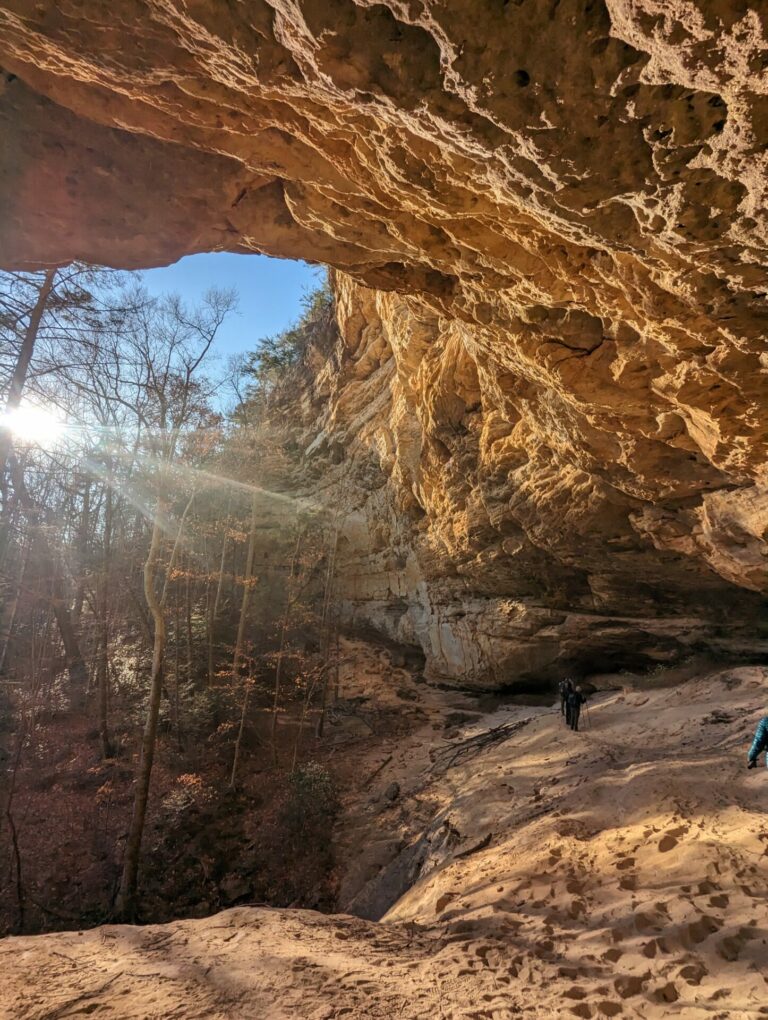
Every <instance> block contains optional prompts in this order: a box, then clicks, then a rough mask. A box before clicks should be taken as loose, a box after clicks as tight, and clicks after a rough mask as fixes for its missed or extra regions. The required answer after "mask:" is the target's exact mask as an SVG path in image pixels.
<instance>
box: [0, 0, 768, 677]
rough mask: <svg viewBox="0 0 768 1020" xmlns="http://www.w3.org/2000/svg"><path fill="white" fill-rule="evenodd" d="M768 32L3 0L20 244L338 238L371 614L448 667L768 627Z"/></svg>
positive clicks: (331, 467) (335, 9) (61, 256)
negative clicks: (767, 336)
mask: <svg viewBox="0 0 768 1020" xmlns="http://www.w3.org/2000/svg"><path fill="white" fill-rule="evenodd" d="M766 33H767V26H766V21H765V15H764V12H762V13H761V11H760V10H759V9H758V8H757V7H755V6H753V5H748V4H746V3H740V2H737V0H732V2H721V0H705V2H702V0H698V2H695V3H694V2H693V0H674V2H672V3H661V2H660V0H607V2H603V0H551V2H547V3H544V2H534V0H483V2H482V3H479V4H476V3H473V4H469V3H466V4H463V5H462V4H443V3H440V2H438V0H419V2H416V0H390V2H389V3H386V4H384V3H368V2H365V0H360V2H354V0H302V2H296V0H274V2H273V3H271V4H270V3H266V2H260V0H254V2H250V3H224V2H222V0H219V2H212V0H207V2H206V0H200V2H194V3H186V4H181V3H179V2H174V0H163V2H160V0H133V2H131V3H130V4H121V5H119V7H118V8H116V7H115V6H114V5H111V4H107V3H105V2H103V0H80V2H78V3H71V4H61V3H54V2H52V0H41V2H40V3H38V4H36V5H34V7H33V6H31V5H29V4H26V3H23V2H21V3H18V2H15V0H2V3H0V40H2V41H0V63H1V64H2V67H3V68H4V71H5V74H4V90H3V94H2V96H0V123H1V124H2V130H3V133H4V144H3V147H2V154H0V259H1V260H2V261H3V262H4V263H5V264H8V265H15V266H20V265H39V264H42V263H47V262H50V261H53V260H66V259H70V258H85V259H91V260H94V261H101V262H106V263H110V264H117V265H122V266H143V265H148V264H154V263H158V262H163V261H168V260H171V259H174V258H176V257H178V256H180V255H182V254H185V253H188V252H194V251H202V250H219V249H227V250H232V251H264V252H268V253H271V254H276V255H281V256H287V257H297V256H299V257H304V258H310V259H314V260H317V261H321V262H325V263H328V264H330V265H332V266H334V267H335V268H336V269H337V270H340V272H339V273H338V274H337V276H336V287H337V291H338V298H339V300H338V308H339V318H340V326H341V341H340V344H339V347H338V349H337V351H336V352H335V353H334V357H333V358H331V360H330V361H329V362H328V363H327V364H326V365H325V366H318V368H317V378H316V381H315V383H314V389H313V392H312V394H309V395H308V396H307V399H306V402H305V405H306V406H305V408H304V425H305V435H304V448H305V449H306V452H307V456H308V457H310V458H314V460H315V463H316V473H315V479H316V480H315V482H314V483H313V484H314V486H315V488H316V489H319V490H321V491H325V493H326V494H327V495H328V496H329V498H332V501H333V503H334V505H338V506H342V505H343V506H344V507H345V509H344V515H343V516H344V524H343V528H342V535H341V539H340V545H341V548H340V555H339V564H340V566H341V567H342V575H343V583H344V588H345V594H346V597H347V601H348V605H349V609H350V612H351V613H353V614H354V616H355V618H356V619H357V620H358V621H359V622H361V623H364V622H367V623H370V624H371V625H373V626H375V627H376V628H377V629H378V630H380V631H383V632H385V633H387V634H389V635H390V636H391V637H392V638H394V639H396V640H398V641H400V642H403V643H409V644H412V645H414V646H417V647H420V648H422V649H423V652H424V654H425V656H426V659H427V669H428V672H429V673H430V674H431V675H432V676H433V677H436V678H443V679H446V680H448V681H452V682H462V683H472V684H475V685H480V686H483V685H489V684H490V685H502V684H506V683H509V682H511V681H512V680H521V679H522V680H527V679H536V678H539V677H542V676H547V675H553V674H554V672H555V671H557V670H560V669H561V668H563V667H564V666H570V667H574V668H580V667H581V666H583V665H585V664H586V663H587V662H589V663H590V664H592V665H593V666H597V667H599V668H608V667H611V666H617V665H620V664H622V663H627V664H637V663H638V662H639V661H651V662H652V661H663V660H665V659H668V658H670V657H672V656H675V655H678V654H680V653H681V652H682V651H684V650H685V649H690V648H697V647H701V646H706V647H708V648H710V649H712V650H714V651H716V652H726V653H729V654H730V653H742V652H746V653H748V654H755V653H759V652H760V651H761V647H762V646H761V640H762V638H761V635H760V633H759V631H758V630H757V628H756V621H758V620H759V615H760V612H761V608H762V605H763V603H762V602H761V594H760V593H761V592H764V591H765V589H766V586H767V585H768V558H767V554H768V546H767V545H766V529H767V528H768V469H767V468H766V446H767V445H768V384H767V382H766V371H768V364H766V360H765V358H766V356H765V348H764V333H765V328H766V323H768V304H767V302H766V294H767V293H768V282H767V275H766V270H765V252H766V246H767V245H768V220H767V219H766V215H765V199H766V194H765V192H766V182H767V181H768V156H767V155H766V142H767V141H768V74H766V70H767V69H768V37H767V34H766ZM595 657H598V662H595Z"/></svg>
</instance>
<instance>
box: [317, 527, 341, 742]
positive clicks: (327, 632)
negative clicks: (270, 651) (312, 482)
mask: <svg viewBox="0 0 768 1020" xmlns="http://www.w3.org/2000/svg"><path fill="white" fill-rule="evenodd" d="M338 544H339V529H338V526H337V527H336V529H335V530H334V533H333V545H332V546H331V548H330V550H329V553H328V573H327V574H326V578H325V599H324V601H323V619H322V624H321V626H322V628H323V659H324V672H325V676H324V679H323V697H322V701H321V703H320V717H319V719H318V720H317V735H318V737H322V735H323V731H324V729H325V715H326V712H327V710H328V690H329V688H330V685H331V669H330V655H331V596H332V593H333V577H334V571H335V568H336V549H337V547H338Z"/></svg>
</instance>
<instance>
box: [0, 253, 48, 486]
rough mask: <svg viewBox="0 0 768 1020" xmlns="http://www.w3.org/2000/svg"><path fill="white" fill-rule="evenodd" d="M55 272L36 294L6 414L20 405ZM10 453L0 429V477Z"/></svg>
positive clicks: (5, 432)
mask: <svg viewBox="0 0 768 1020" xmlns="http://www.w3.org/2000/svg"><path fill="white" fill-rule="evenodd" d="M57 272H58V269H49V270H48V271H47V272H46V274H45V276H44V277H43V282H42V283H41V284H40V290H39V291H38V292H37V301H36V302H35V307H34V308H33V309H32V312H31V313H30V316H29V322H28V324H27V329H26V332H25V334H24V339H23V340H22V342H21V349H20V350H19V356H18V358H17V359H16V365H15V366H14V369H13V375H12V376H11V384H10V387H9V389H8V399H7V401H6V403H5V410H6V413H8V411H15V410H16V408H17V407H18V406H19V404H20V403H21V398H22V395H23V393H24V384H25V383H26V381H27V374H28V373H29V364H30V362H31V361H32V355H33V354H34V351H35V343H36V341H37V334H38V331H39V330H40V323H41V321H42V318H43V314H44V312H45V306H46V305H47V303H48V298H49V297H50V296H51V291H52V290H53V284H54V281H55V279H56V273H57ZM10 452H11V433H10V431H9V430H8V429H7V428H0V475H1V474H3V473H4V472H5V465H6V462H7V460H8V455H9V454H10Z"/></svg>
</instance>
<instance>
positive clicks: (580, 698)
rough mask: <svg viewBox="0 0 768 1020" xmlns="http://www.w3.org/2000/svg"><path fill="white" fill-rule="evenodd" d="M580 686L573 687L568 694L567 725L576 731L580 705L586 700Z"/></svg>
mask: <svg viewBox="0 0 768 1020" xmlns="http://www.w3.org/2000/svg"><path fill="white" fill-rule="evenodd" d="M586 700H587V699H586V698H585V697H584V695H583V693H582V690H581V687H574V688H573V690H572V691H570V693H569V694H568V706H567V709H568V714H567V716H566V719H567V721H568V725H569V726H570V727H571V729H572V730H576V731H578V729H579V716H580V715H581V706H582V705H583V704H584V703H585V702H586Z"/></svg>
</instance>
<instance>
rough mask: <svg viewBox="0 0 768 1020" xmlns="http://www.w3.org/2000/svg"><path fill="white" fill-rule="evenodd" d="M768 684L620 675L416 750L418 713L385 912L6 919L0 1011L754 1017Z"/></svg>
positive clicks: (764, 959)
mask: <svg viewBox="0 0 768 1020" xmlns="http://www.w3.org/2000/svg"><path fill="white" fill-rule="evenodd" d="M767 694H768V684H767V683H766V673H765V671H764V670H761V669H758V668H754V667H749V668H740V669H733V670H729V671H727V672H720V673H717V674H713V675H710V676H706V677H699V678H694V679H692V680H689V681H687V682H686V683H685V684H682V685H679V686H668V687H659V688H657V687H655V686H651V687H649V688H648V689H631V688H630V687H628V688H625V689H624V690H623V691H615V692H610V693H605V694H600V695H597V696H596V697H595V699H594V700H593V701H592V703H591V706H590V713H589V714H590V719H589V724H590V728H588V729H585V731H584V732H583V733H580V734H572V733H571V732H570V731H567V730H566V729H565V728H564V726H563V725H562V722H561V720H560V718H559V715H558V714H557V712H555V711H553V710H552V709H543V708H530V707H528V708H511V709H509V708H507V709H505V710H499V711H497V712H496V713H495V714H494V715H492V716H485V717H482V718H480V719H478V720H476V721H473V722H472V723H471V724H470V725H468V726H465V728H464V729H463V730H462V731H461V733H460V734H459V736H458V737H457V738H456V739H454V740H453V741H452V745H453V746H452V747H451V748H450V749H447V750H446V749H445V745H444V744H443V742H442V741H441V740H440V739H439V738H438V737H437V735H435V736H434V738H433V740H432V748H431V750H432V752H433V753H432V759H433V760H432V761H431V762H430V758H429V753H428V752H429V750H430V748H429V747H428V746H426V745H427V741H426V736H425V734H426V731H420V732H419V733H417V734H415V735H414V736H413V737H412V738H410V739H411V740H412V742H413V748H412V750H413V754H412V755H411V758H410V761H411V765H412V768H411V771H410V773H409V774H407V775H406V774H405V773H404V772H403V769H404V759H403V758H402V757H400V758H396V760H394V761H393V763H392V768H396V769H398V770H399V771H398V773H397V774H398V776H399V779H401V780H403V784H404V788H403V793H402V796H401V798H400V799H399V800H398V803H397V804H395V805H392V807H391V808H388V809H387V811H385V812H383V813H380V814H379V815H378V816H377V821H376V824H377V825H379V826H381V827H382V828H386V827H387V826H390V827H391V826H393V825H395V824H399V825H401V827H403V831H406V830H407V828H408V825H410V826H411V827H412V825H413V820H414V819H415V818H421V819H424V820H426V819H428V825H427V826H426V831H427V837H428V838H427V840H426V844H427V847H426V854H425V857H424V864H423V866H422V871H423V875H422V877H421V878H420V879H419V880H418V881H417V882H416V884H415V885H414V886H413V888H411V889H410V891H408V892H407V893H406V894H405V895H404V896H403V897H402V899H401V900H400V901H399V902H398V903H397V904H396V905H395V906H394V907H393V908H392V909H391V910H390V911H389V913H388V914H387V915H386V917H385V920H384V922H383V923H381V924H376V923H373V922H366V921H362V920H359V919H356V918H351V917H346V916H337V917H324V916H322V915H319V914H316V913H312V912H308V911H290V910H268V909H263V908H238V909H235V910H230V911H227V912H226V913H223V914H219V915H217V916H215V917H212V918H208V919H205V920H196V921H183V922H176V923H174V924H170V925H166V926H154V927H147V928H127V927H117V926H116V927H108V928H103V929H99V930H97V931H91V932H85V933H83V934H78V933H71V934H66V935H61V934H59V935H50V936H39V937H29V938H16V939H8V940H6V941H5V942H3V943H0V974H2V979H0V980H1V981H2V986H3V993H4V994H3V996H2V1000H1V1001H0V1017H3V1018H6V1017H7V1018H14V1020H15V1018H20V1020H21V1018H23V1020H33V1018H34V1020H42V1018H46V1020H48V1018H53V1017H61V1018H64V1017H75V1016H83V1015H94V1016H98V1017H102V1016H103V1017H125V1018H134V1017H135V1018H139V1017H142V1018H143V1017H153V1018H154V1017H179V1018H197V1017H199V1018H202V1017H206V1018H219V1017H221V1018H224V1017H227V1018H229V1017H259V1018H269V1020H272V1018H275V1020H279V1018H282V1017H289V1016H292V1017H306V1018H312V1020H320V1018H332V1017H342V1016H345V1017H349V1018H351V1020H354V1018H358V1017H359V1018H366V1017H372V1018H375V1017H401V1018H422V1017H424V1018H432V1017H434V1018H441V1017H442V1018H445V1020H448V1018H451V1020H452V1018H457V1020H458V1018H466V1020H494V1018H495V1020H503V1018H506V1017H517V1016H526V1017H542V1018H552V1017H561V1016H562V1017H570V1016H576V1017H582V1018H587V1020H589V1018H593V1017H594V1018H598V1017H605V1016H607V1017H611V1016H623V1017H643V1018H648V1017H668V1016H675V1017H678V1016H679V1017H682V1018H690V1020H699V1018H702V1020H703V1018H704V1017H707V1018H709V1020H712V1018H721V1020H742V1018H752V1017H758V1016H764V1015H768V902H767V899H766V893H767V892H768V825H766V809H767V808H768V771H766V770H765V769H764V768H761V769H759V770H755V771H752V772H748V771H747V770H746V768H745V757H746V755H745V752H746V748H747V746H748V742H749V739H750V737H751V734H752V732H753V731H754V727H755V725H756V723H757V720H758V719H759V718H760V715H761V714H763V713H764V712H765V711H766V708H768V696H767ZM509 722H519V723H521V724H522V725H521V726H520V727H519V728H517V729H516V731H515V732H514V734H513V735H512V736H511V737H510V738H509V739H508V740H506V741H504V742H502V743H499V744H497V745H495V746H492V747H490V748H488V749H486V750H484V751H482V752H480V753H479V754H477V755H475V756H471V754H469V753H466V754H460V755H459V756H458V758H456V754H455V751H456V748H457V747H459V748H460V745H461V742H462V741H463V740H465V739H467V738H470V737H471V736H472V735H473V734H477V733H479V732H481V731H482V730H483V729H487V728H488V727H490V726H494V725H498V724H499V723H509ZM440 748H443V750H440ZM406 749H407V742H406ZM436 750H437V753H435V751H436ZM407 757H408V756H407V755H406V758H407ZM451 759H454V760H453V761H452V764H450V767H446V761H450V760H451ZM389 778H390V777H389V775H388V772H387V770H384V771H382V773H381V777H380V781H381V782H382V783H386V782H387V781H389ZM486 840H487V845H485V846H484V847H483V848H481V849H477V850H475V848H476V847H477V846H478V844H480V843H483V842H485V841H486ZM361 849H364V848H361ZM467 851H470V852H469V853H467ZM471 851H474V852H471ZM459 854H465V856H463V857H459V856H458V855H459Z"/></svg>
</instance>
